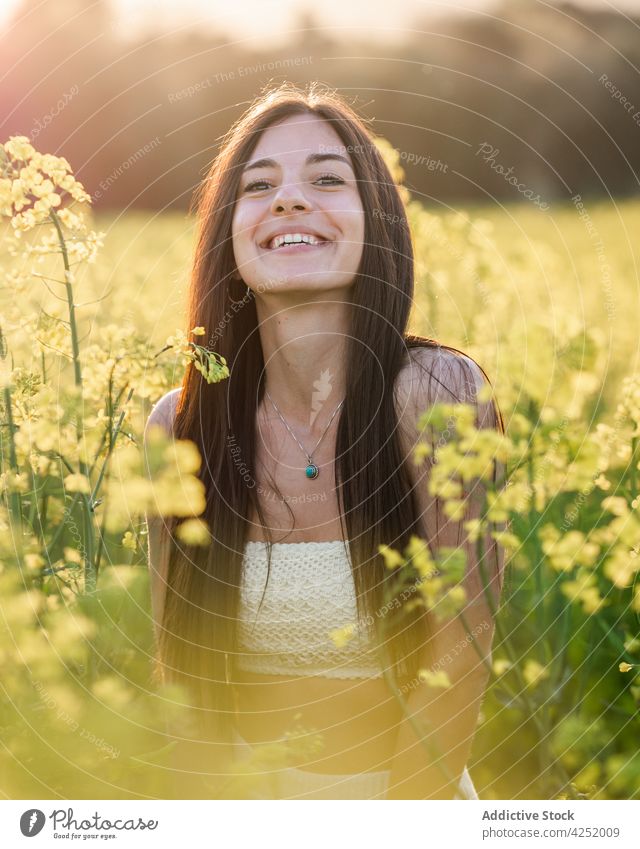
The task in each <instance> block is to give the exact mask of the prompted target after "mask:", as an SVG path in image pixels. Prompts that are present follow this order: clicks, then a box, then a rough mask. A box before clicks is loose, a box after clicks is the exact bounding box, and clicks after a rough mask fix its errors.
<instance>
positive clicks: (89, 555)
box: [49, 209, 96, 593]
mask: <svg viewBox="0 0 640 849" xmlns="http://www.w3.org/2000/svg"><path fill="white" fill-rule="evenodd" d="M49 215H50V217H51V220H52V221H53V224H54V227H55V228H56V231H57V234H58V243H59V245H60V251H61V253H62V261H63V263H64V271H65V274H64V278H65V284H64V285H65V289H66V293H67V306H68V309H69V328H70V331H71V350H72V355H73V373H74V379H75V384H76V387H77V389H78V398H77V403H78V408H79V410H80V411H81V410H82V407H83V391H82V390H83V385H82V366H81V363H80V342H79V337H78V324H77V321H76V312H75V304H74V302H73V286H72V284H71V282H70V281H71V267H70V265H69V254H68V252H67V245H66V242H65V239H64V234H63V232H62V224H61V222H60V218H59V217H58V215H57V213H56V212H55V211H54V210H53V209H51V210H50V211H49ZM81 421H82V416H81V415H80V413H79V414H78V416H77V418H76V434H77V440H78V449H79V450H80V455H81V456H80V473H81V474H83V475H85V477H86V478H87V482H88V483H89V487H91V478H90V476H89V472H88V470H87V466H86V463H85V462H84V460H83V459H82V442H83V428H82V424H81ZM80 500H81V502H82V508H83V509H82V524H83V526H84V540H83V543H84V552H83V554H84V570H85V577H84V584H85V592H87V593H93V592H95V590H96V574H95V569H94V562H93V557H94V547H95V546H94V543H95V539H94V533H95V529H94V523H93V514H92V502H91V501H90V499H89V496H87V495H86V493H82V494H81V499H80Z"/></svg>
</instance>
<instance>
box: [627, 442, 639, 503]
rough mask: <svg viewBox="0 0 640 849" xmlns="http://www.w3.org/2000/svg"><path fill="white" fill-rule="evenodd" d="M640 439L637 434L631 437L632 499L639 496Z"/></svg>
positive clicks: (630, 477) (630, 473)
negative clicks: (639, 463) (639, 464)
mask: <svg viewBox="0 0 640 849" xmlns="http://www.w3.org/2000/svg"><path fill="white" fill-rule="evenodd" d="M639 448H640V441H639V440H638V437H637V436H632V437H631V460H630V461H629V484H630V487H631V500H632V501H633V500H634V499H636V498H637V497H638V479H637V475H636V470H637V466H638V461H640V451H639V450H638V449H639Z"/></svg>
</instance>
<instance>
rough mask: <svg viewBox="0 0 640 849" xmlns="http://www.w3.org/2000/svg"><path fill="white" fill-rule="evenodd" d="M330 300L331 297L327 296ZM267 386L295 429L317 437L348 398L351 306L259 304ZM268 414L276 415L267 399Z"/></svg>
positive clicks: (343, 304) (337, 304) (266, 410)
mask: <svg viewBox="0 0 640 849" xmlns="http://www.w3.org/2000/svg"><path fill="white" fill-rule="evenodd" d="M325 297H326V296H325ZM257 312H258V326H259V332H260V340H261V343H262V351H263V354H264V361H265V377H264V380H265V386H266V389H267V391H268V392H269V395H270V396H271V398H272V399H273V401H274V402H275V404H276V405H277V407H278V409H279V410H280V412H281V413H282V415H283V416H284V418H285V419H286V421H287V423H288V424H289V425H290V426H291V427H297V428H298V432H300V433H308V434H313V433H315V432H316V431H317V430H319V429H322V428H323V427H325V426H326V422H327V421H328V418H329V416H330V415H331V414H332V413H333V411H334V409H335V408H336V406H337V405H338V404H339V403H340V401H341V400H342V399H343V398H344V392H345V365H344V364H345V360H346V344H347V341H348V305H347V304H345V303H344V302H339V303H335V302H333V303H327V302H326V301H325V302H324V303H316V302H311V303H306V304H297V305H295V306H293V307H282V306H280V308H278V309H272V303H271V301H270V303H269V304H268V306H266V307H265V306H264V304H263V303H261V302H259V301H258V303H257ZM264 400H265V405H264V407H265V414H266V415H267V416H271V415H274V416H277V413H276V411H275V409H274V407H273V405H272V404H271V402H270V401H269V400H268V399H267V398H266V396H265V399H264Z"/></svg>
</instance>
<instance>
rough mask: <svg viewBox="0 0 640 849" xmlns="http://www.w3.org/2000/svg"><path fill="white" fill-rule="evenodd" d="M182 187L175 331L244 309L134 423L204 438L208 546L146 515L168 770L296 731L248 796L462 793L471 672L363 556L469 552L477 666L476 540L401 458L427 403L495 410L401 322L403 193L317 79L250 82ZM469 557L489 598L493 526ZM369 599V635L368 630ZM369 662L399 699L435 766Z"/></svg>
mask: <svg viewBox="0 0 640 849" xmlns="http://www.w3.org/2000/svg"><path fill="white" fill-rule="evenodd" d="M350 152H353V153H354V155H353V156H351V155H350ZM356 152H357V155H356ZM197 200H198V216H199V234H198V241H197V246H196V255H195V259H194V265H193V275H192V280H191V288H190V306H189V316H188V322H189V326H190V327H193V326H198V325H199V326H203V327H205V328H207V329H208V330H209V329H210V328H214V327H216V326H220V317H221V316H224V315H225V314H227V312H228V310H229V309H230V308H231V305H233V304H234V303H235V304H238V303H241V304H242V307H241V309H239V310H237V312H236V313H235V314H234V317H233V320H232V321H231V322H226V323H225V322H223V323H222V328H223V330H222V335H219V336H218V337H217V340H216V349H217V350H218V352H219V353H220V355H221V356H224V357H225V359H226V361H227V363H228V364H229V368H230V377H229V379H228V380H226V381H223V382H221V383H218V384H207V383H206V382H205V381H203V379H202V377H201V375H199V373H198V372H196V370H195V369H189V370H188V371H187V372H186V374H185V377H184V381H183V384H182V387H181V388H180V389H179V390H174V391H173V392H172V393H169V394H168V395H167V396H165V397H164V398H163V399H161V400H160V402H159V403H158V404H157V405H156V407H155V408H154V410H153V412H152V414H151V416H150V419H149V426H150V425H151V424H153V423H156V422H160V423H162V424H164V426H165V427H166V429H167V430H168V431H169V432H171V433H172V434H173V435H174V436H175V437H177V438H180V439H190V440H192V441H193V442H195V443H196V445H197V446H198V448H199V450H200V453H201V455H202V457H203V464H202V470H201V473H200V474H201V477H202V479H203V482H204V483H205V486H206V492H207V506H206V510H205V513H204V516H205V518H206V519H207V521H208V522H209V526H210V528H211V529H212V533H213V542H212V545H211V546H210V548H209V549H207V550H204V549H202V548H198V547H196V546H193V547H189V546H186V547H185V546H182V547H181V546H180V545H179V544H178V543H177V542H176V540H175V537H174V535H173V531H174V529H175V521H173V522H172V521H168V522H167V523H166V525H164V524H162V525H154V526H153V527H152V526H150V528H149V532H150V560H151V567H152V590H153V599H154V616H155V618H156V624H157V632H158V653H159V659H160V661H161V664H162V665H163V668H164V670H165V675H166V677H167V678H168V679H171V680H176V681H179V682H181V683H183V684H185V685H186V686H187V687H188V689H189V691H190V693H191V694H192V698H193V704H194V706H195V707H196V708H197V709H198V710H197V715H198V717H199V719H200V725H201V735H202V736H201V738H200V739H199V740H198V741H195V742H194V743H193V744H192V747H191V749H190V750H184V751H185V752H186V754H185V756H184V760H183V762H182V763H183V769H186V770H187V771H188V770H189V769H192V770H193V772H194V773H195V772H198V773H203V772H204V773H209V774H211V775H214V774H216V773H219V772H220V757H219V755H218V756H215V757H211V758H210V761H207V757H208V756H206V757H205V753H206V752H207V751H210V750H211V748H213V750H214V751H218V752H221V751H222V750H223V747H224V746H226V750H227V751H229V748H230V750H231V753H232V757H233V758H235V759H237V760H238V761H240V760H242V759H243V758H245V757H246V756H247V755H248V754H250V753H251V751H252V748H253V747H256V746H258V745H259V744H260V743H264V742H269V741H277V740H282V739H285V737H286V735H287V734H288V733H289V732H291V731H292V730H295V728H296V726H297V725H298V724H300V723H302V725H303V727H304V728H305V729H312V730H315V731H316V732H318V733H319V734H320V735H321V742H322V748H321V750H320V751H317V750H316V751H314V752H313V753H312V754H309V755H307V756H306V759H304V760H302V761H300V760H299V761H298V762H297V763H295V764H294V765H290V766H288V767H287V768H284V769H279V770H278V771H277V772H276V773H275V774H274V775H273V776H268V778H270V779H273V780H272V781H271V780H269V781H265V783H264V786H261V787H260V788H259V789H258V791H256V793H255V795H254V798H336V799H341V798H345V799H346V798H356V799H357V798H419V799H428V798H434V799H435V798H474V797H475V795H476V794H475V790H474V788H473V784H472V782H471V780H470V777H469V774H468V772H467V770H466V762H467V759H468V756H469V752H470V747H471V742H472V737H473V730H474V728H475V726H476V722H477V715H478V709H479V705H480V700H481V698H482V695H483V692H484V687H485V685H486V674H485V666H484V665H483V664H482V663H480V662H479V661H478V659H477V658H476V657H475V653H474V652H466V653H465V652H455V651H454V650H455V648H456V647H457V646H458V645H459V644H460V639H461V636H462V637H465V636H467V635H466V631H465V630H464V629H461V628H460V626H459V624H458V622H457V620H452V621H450V622H445V623H435V622H433V621H432V620H431V617H430V615H428V614H427V613H426V612H425V610H424V609H422V610H419V609H418V608H417V607H415V606H414V608H413V609H412V610H411V611H410V612H409V611H407V610H402V609H400V608H401V605H398V606H397V608H396V607H394V606H393V605H389V604H388V602H386V601H385V599H386V595H385V593H386V590H387V589H388V582H389V580H390V579H391V578H392V577H393V576H394V574H395V572H394V570H389V569H388V568H387V567H386V565H385V562H384V559H383V557H382V555H381V553H380V546H382V545H388V546H393V547H394V548H396V549H404V548H405V547H406V546H407V544H408V543H409V541H410V539H411V537H412V536H414V535H417V536H419V537H421V538H423V539H425V540H427V542H428V544H429V546H430V548H431V550H432V552H434V553H435V552H437V551H438V550H439V549H440V547H441V546H446V545H448V546H453V547H461V548H462V547H463V548H464V549H465V554H466V556H467V564H468V565H467V573H466V575H465V583H466V588H467V590H468V594H469V599H470V605H469V609H468V610H467V611H466V613H467V615H468V619H467V620H466V621H468V622H470V623H471V624H473V625H474V628H473V631H474V635H475V640H476V643H477V645H478V646H479V647H480V648H481V650H482V652H483V653H484V654H485V655H486V656H488V655H489V652H490V648H491V640H492V636H493V621H492V619H491V610H490V607H489V606H488V605H487V603H486V601H485V600H484V598H483V596H482V593H481V592H480V593H479V591H478V588H479V586H480V581H479V573H478V567H479V564H478V562H477V558H476V556H475V543H471V542H469V541H468V540H467V539H466V535H465V534H464V533H463V520H459V521H456V522H453V521H452V520H449V519H447V518H446V516H445V515H444V513H443V511H442V505H441V504H440V502H439V500H438V499H437V498H435V499H434V498H431V497H429V496H428V495H427V485H428V467H427V469H425V470H423V474H421V475H418V474H417V472H416V469H415V467H414V466H413V465H412V463H411V454H412V451H413V448H414V447H415V445H416V442H417V441H418V440H419V439H420V438H421V437H422V436H423V434H421V433H420V432H418V430H417V428H416V422H417V419H418V415H419V413H420V412H422V411H423V410H424V409H426V408H427V407H429V406H430V405H432V404H434V403H435V402H437V401H442V400H444V401H448V402H451V401H456V400H457V401H466V402H467V403H472V404H475V405H476V410H477V416H476V422H477V426H478V427H490V428H498V429H501V427H502V423H501V418H500V414H499V411H498V409H497V407H496V406H495V404H494V403H493V402H487V403H483V404H481V403H480V402H479V401H478V391H479V389H480V387H481V386H482V385H483V384H484V383H485V382H486V380H485V376H484V373H483V372H482V370H481V369H480V368H479V367H478V366H477V365H476V364H475V363H474V362H473V361H472V360H470V359H469V358H467V357H465V356H464V355H463V354H462V353H461V352H458V351H456V350H455V349H453V348H449V347H448V346H444V345H440V344H438V343H436V342H435V341H433V340H429V339H425V338H422V337H418V336H412V335H409V334H407V332H406V327H407V322H408V317H409V311H410V308H411V304H412V298H413V285H414V284H413V255H412V248H411V238H410V233H409V227H408V223H407V219H406V214H405V211H404V207H403V204H402V200H401V198H400V194H399V192H398V189H397V187H396V185H395V184H394V181H393V179H392V177H391V174H390V172H389V170H388V168H387V166H386V165H385V162H384V160H383V158H382V156H381V155H380V153H379V152H378V150H377V147H376V145H375V143H374V140H373V138H372V135H371V133H370V131H369V130H368V129H367V128H366V126H365V125H364V123H363V122H362V120H361V119H360V118H359V117H358V116H357V115H356V114H355V112H354V111H353V110H352V109H351V108H350V107H349V106H348V105H347V104H346V103H345V102H344V101H343V100H342V99H341V98H339V97H338V96H337V95H336V94H335V93H333V92H331V91H327V90H326V89H323V88H322V87H321V86H319V85H317V84H314V85H311V86H310V87H309V89H308V90H306V91H300V90H298V89H296V88H294V87H293V86H291V85H284V86H281V87H279V88H278V89H275V90H272V91H267V92H266V93H265V94H264V95H262V96H261V97H260V98H259V99H258V100H257V101H256V102H255V103H254V104H253V105H252V106H251V108H250V109H249V110H248V111H247V112H246V113H245V115H244V116H243V117H242V118H241V119H240V120H239V121H238V123H237V124H236V125H235V126H234V127H233V128H232V129H231V130H230V132H229V134H228V136H227V137H226V139H225V140H224V144H223V146H222V150H221V152H220V153H219V155H218V157H217V158H216V160H215V162H214V163H213V165H212V168H211V172H210V174H209V175H208V176H207V179H206V180H205V181H204V182H203V184H202V186H201V188H200V191H199V193H198V196H197ZM381 212H384V216H383V215H381V214H380V213H381ZM390 220H391V221H393V222H394V224H393V225H392V226H391V225H389V223H388V221H390ZM243 292H244V294H245V298H244V299H243V300H242V301H241V300H240V297H241V295H242V294H243ZM246 295H249V297H248V298H247V297H246ZM240 468H241V469H242V474H241V473H240V471H239V470H240ZM494 473H495V474H497V469H496V468H495V467H494ZM478 493H479V489H478ZM479 500H480V499H479V498H476V499H475V500H474V498H472V497H470V498H469V504H470V505H473V504H477V503H479ZM470 510H473V507H472V506H471V507H470ZM473 515H475V514H473V513H472V512H471V513H470V516H471V517H473ZM485 551H486V552H487V555H486V558H487V563H486V564H485V566H488V568H489V570H490V575H491V584H490V586H491V589H492V590H493V592H494V595H495V598H497V597H498V596H499V592H500V589H501V584H502V556H501V552H500V551H499V550H498V547H497V544H496V542H495V540H494V539H493V538H492V537H490V536H488V538H487V540H486V545H485ZM383 609H384V611H385V614H384V618H385V627H386V640H387V642H386V643H385V644H384V645H383V646H381V645H379V644H378V642H377V641H376V639H375V634H374V631H373V630H372V628H371V624H372V623H374V622H376V620H377V619H379V618H380V612H381V610H383ZM475 626H477V627H475ZM345 634H347V635H348V636H347V637H344V635H345ZM449 653H451V654H454V655H455V656H456V657H457V660H456V661H455V662H452V663H451V664H450V665H449V667H448V669H449V670H450V671H449V676H450V678H451V681H452V686H451V687H449V688H447V690H446V691H445V693H444V694H442V693H438V692H434V691H433V690H432V689H431V688H429V687H428V686H427V685H423V684H421V683H420V679H419V678H418V677H417V671H418V670H419V669H420V668H422V667H428V666H429V665H432V664H434V663H440V664H441V663H442V658H443V657H445V656H447V654H449ZM385 671H390V672H391V674H392V678H393V680H394V682H395V683H394V687H396V688H398V689H400V688H405V692H406V688H409V689H411V690H412V693H413V695H412V698H411V708H412V711H413V712H415V713H416V715H418V716H419V717H420V716H422V717H423V718H425V719H427V718H428V720H429V722H430V724H431V727H432V729H433V734H434V735H435V736H436V737H437V741H436V742H437V743H438V746H439V748H440V750H441V751H442V752H443V753H444V758H445V761H446V769H444V770H443V769H442V765H440V766H438V765H437V764H435V763H434V762H433V760H432V759H431V757H430V756H429V755H428V754H427V750H426V749H425V747H424V746H423V745H422V741H420V740H419V739H417V738H416V736H415V731H414V730H412V729H413V728H414V725H413V724H412V723H411V722H409V721H408V720H407V717H405V716H403V714H402V710H401V708H400V706H399V702H398V700H397V699H396V697H395V695H394V693H393V692H392V690H391V688H390V687H389V685H388V683H387V678H386V676H385V674H384V673H385ZM207 743H209V744H213V746H212V747H211V746H207V745H206V744H207ZM183 775H184V773H182V774H181V780H182V776H183ZM443 775H444V776H447V775H448V776H449V779H446V778H443ZM201 792H202V793H203V794H206V792H207V791H206V790H205V789H201ZM190 795H195V793H194V792H193V791H192V792H191V794H190Z"/></svg>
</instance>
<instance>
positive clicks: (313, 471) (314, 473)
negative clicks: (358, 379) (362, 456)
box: [264, 389, 344, 478]
mask: <svg viewBox="0 0 640 849" xmlns="http://www.w3.org/2000/svg"><path fill="white" fill-rule="evenodd" d="M264 391H265V394H266V396H267V398H268V399H269V400H270V401H271V403H272V404H273V408H274V410H275V411H276V413H277V414H278V416H279V417H280V419H281V420H282V424H283V425H284V426H285V427H286V429H287V430H288V431H289V433H290V434H291V436H292V437H293V438H294V439H295V441H296V442H297V443H298V445H299V446H300V450H301V451H302V453H303V454H304V456H305V457H306V458H307V463H308V465H307V468H306V469H305V474H306V476H307V477H308V478H317V477H318V475H319V474H320V469H319V468H318V467H317V466H316V465H315V463H314V462H313V455H314V453H315V451H316V448H317V447H318V445H320V443H321V442H322V440H323V439H324V438H325V436H326V435H327V431H328V430H329V427H330V426H331V422H332V421H333V419H334V417H335V415H336V413H337V412H338V410H339V409H340V407H341V406H342V405H343V404H344V398H343V399H342V401H340V403H339V404H338V406H337V407H336V408H335V410H334V411H333V413H332V414H331V418H330V419H329V423H328V424H327V426H326V428H325V429H324V432H323V434H322V436H321V437H320V439H319V440H318V441H317V442H316V444H315V446H314V448H313V451H312V452H311V453H309V452H308V451H307V449H306V448H305V447H304V445H303V444H302V443H301V442H300V440H299V439H298V437H297V436H296V435H295V433H294V432H293V431H292V430H291V428H290V427H289V425H288V424H287V422H286V421H285V418H284V416H283V415H282V413H281V412H280V410H279V409H278V407H277V405H276V402H275V401H274V400H273V398H272V397H271V395H269V392H268V390H266V389H265V390H264Z"/></svg>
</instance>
